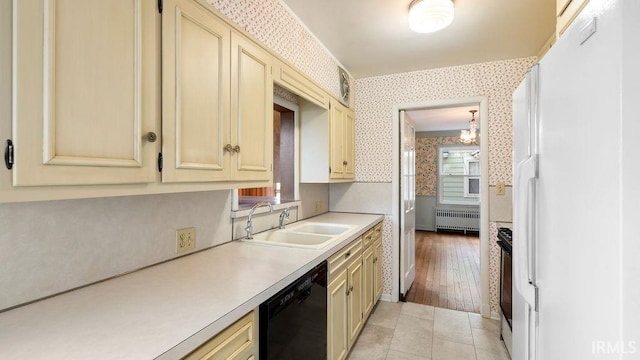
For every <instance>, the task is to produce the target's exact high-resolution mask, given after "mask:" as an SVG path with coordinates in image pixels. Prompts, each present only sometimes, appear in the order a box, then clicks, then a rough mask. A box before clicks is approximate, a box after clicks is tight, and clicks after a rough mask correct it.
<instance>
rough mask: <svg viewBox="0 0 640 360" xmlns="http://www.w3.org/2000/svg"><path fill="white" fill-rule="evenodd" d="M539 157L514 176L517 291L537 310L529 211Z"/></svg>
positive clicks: (531, 216)
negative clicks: (532, 183) (531, 267)
mask: <svg viewBox="0 0 640 360" xmlns="http://www.w3.org/2000/svg"><path fill="white" fill-rule="evenodd" d="M537 168H538V167H537V157H536V156H532V157H529V158H527V159H526V160H524V161H522V162H521V163H520V164H518V165H517V166H516V171H515V174H514V177H515V179H514V180H515V183H516V184H517V186H518V188H517V193H516V196H517V197H516V199H517V201H516V202H517V203H516V216H515V218H514V222H515V223H514V225H515V226H514V227H515V230H516V233H515V234H514V241H513V245H514V246H513V247H514V255H515V256H514V260H515V263H516V264H515V266H514V267H515V274H514V282H515V285H516V289H517V290H518V292H519V293H520V294H521V295H522V297H523V298H524V300H525V301H526V302H527V303H528V304H529V306H531V308H532V309H536V310H537V307H536V303H537V301H536V300H537V294H536V293H537V291H536V287H535V285H534V284H533V283H532V281H531V277H530V276H529V268H530V265H531V264H533V256H532V255H533V254H532V253H531V252H532V251H531V250H532V246H531V245H532V244H531V241H533V239H530V238H529V234H530V233H531V232H530V229H531V227H532V226H533V212H531V211H529V209H530V206H529V203H530V202H529V201H528V200H529V199H528V198H529V182H530V181H531V180H533V179H535V178H536V175H537V174H536V172H537Z"/></svg>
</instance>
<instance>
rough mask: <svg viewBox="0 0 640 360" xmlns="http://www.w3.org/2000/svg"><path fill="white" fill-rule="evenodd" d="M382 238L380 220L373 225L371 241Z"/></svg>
mask: <svg viewBox="0 0 640 360" xmlns="http://www.w3.org/2000/svg"><path fill="white" fill-rule="evenodd" d="M380 238H382V222H379V223H378V224H377V225H376V226H374V227H373V241H376V240H377V239H380Z"/></svg>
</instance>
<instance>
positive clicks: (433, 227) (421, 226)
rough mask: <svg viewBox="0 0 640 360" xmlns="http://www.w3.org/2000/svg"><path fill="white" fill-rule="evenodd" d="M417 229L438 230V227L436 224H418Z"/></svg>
mask: <svg viewBox="0 0 640 360" xmlns="http://www.w3.org/2000/svg"><path fill="white" fill-rule="evenodd" d="M416 230H421V231H436V227H435V226H426V225H418V224H416Z"/></svg>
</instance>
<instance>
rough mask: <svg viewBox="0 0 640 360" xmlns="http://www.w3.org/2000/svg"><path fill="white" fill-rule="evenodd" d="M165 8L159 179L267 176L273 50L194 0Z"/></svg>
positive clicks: (168, 1)
mask: <svg viewBox="0 0 640 360" xmlns="http://www.w3.org/2000/svg"><path fill="white" fill-rule="evenodd" d="M164 8H165V9H164V12H163V16H164V18H163V19H164V20H163V24H162V26H163V32H162V36H163V37H162V40H163V64H162V65H163V157H164V169H163V175H162V180H163V182H207V181H245V180H248V181H265V182H269V181H271V179H272V168H271V166H272V159H273V151H272V147H273V110H272V107H273V79H272V74H271V62H272V57H271V54H269V53H268V52H266V51H265V50H263V49H262V48H260V47H259V46H258V45H256V44H255V43H254V42H252V41H251V40H249V39H247V38H246V37H244V36H243V35H240V34H238V33H236V32H235V31H233V30H231V28H230V27H229V26H228V25H226V24H225V23H224V22H223V21H222V20H220V19H219V18H218V17H217V16H215V15H214V14H213V13H211V12H210V11H209V10H207V9H206V8H204V7H203V6H202V5H201V4H200V3H197V2H195V1H193V0H165V6H164Z"/></svg>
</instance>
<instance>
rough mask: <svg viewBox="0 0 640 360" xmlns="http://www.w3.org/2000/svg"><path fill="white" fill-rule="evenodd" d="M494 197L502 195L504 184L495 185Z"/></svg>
mask: <svg viewBox="0 0 640 360" xmlns="http://www.w3.org/2000/svg"><path fill="white" fill-rule="evenodd" d="M496 195H504V182H502V181H501V182H499V183H497V184H496Z"/></svg>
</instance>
